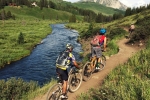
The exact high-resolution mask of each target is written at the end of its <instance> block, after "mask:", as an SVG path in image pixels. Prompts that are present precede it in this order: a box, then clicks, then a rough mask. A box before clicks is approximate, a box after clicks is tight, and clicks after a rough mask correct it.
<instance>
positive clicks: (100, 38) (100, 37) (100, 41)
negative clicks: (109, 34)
mask: <svg viewBox="0 0 150 100" xmlns="http://www.w3.org/2000/svg"><path fill="white" fill-rule="evenodd" d="M104 38H105V36H104V35H97V36H95V37H94V38H93V39H92V40H91V45H92V46H100V45H102V44H103V42H104Z"/></svg>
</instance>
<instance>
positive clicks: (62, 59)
mask: <svg viewBox="0 0 150 100" xmlns="http://www.w3.org/2000/svg"><path fill="white" fill-rule="evenodd" d="M68 59H69V52H68V51H63V52H61V53H60V55H59V56H58V58H57V60H56V66H58V67H61V68H68Z"/></svg>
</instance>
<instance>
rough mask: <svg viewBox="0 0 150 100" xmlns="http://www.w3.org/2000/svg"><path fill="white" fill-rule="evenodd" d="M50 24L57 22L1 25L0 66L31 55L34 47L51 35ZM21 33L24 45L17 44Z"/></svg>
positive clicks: (34, 21)
mask: <svg viewBox="0 0 150 100" xmlns="http://www.w3.org/2000/svg"><path fill="white" fill-rule="evenodd" d="M0 23H2V21H0ZM50 23H55V21H53V22H52V21H50V20H42V21H36V20H30V19H28V20H6V21H5V23H4V24H1V25H0V44H1V46H0V49H1V50H0V54H1V55H0V66H3V65H5V64H9V63H10V62H11V61H16V60H19V59H21V58H22V57H25V56H27V55H29V54H30V52H31V50H32V49H33V48H34V46H35V45H37V44H38V43H40V42H41V40H42V39H43V38H45V37H46V36H47V35H48V34H50V33H51V27H50V25H49V24H50ZM20 32H22V33H23V35H24V42H25V43H24V44H18V42H17V41H18V36H19V34H20ZM10 54H11V55H10Z"/></svg>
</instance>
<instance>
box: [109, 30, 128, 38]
mask: <svg viewBox="0 0 150 100" xmlns="http://www.w3.org/2000/svg"><path fill="white" fill-rule="evenodd" d="M125 34H126V31H125V30H123V29H122V28H114V29H113V30H111V31H110V34H109V35H108V37H109V38H110V39H115V38H120V37H122V36H125Z"/></svg>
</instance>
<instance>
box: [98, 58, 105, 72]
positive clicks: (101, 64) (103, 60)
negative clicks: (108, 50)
mask: <svg viewBox="0 0 150 100" xmlns="http://www.w3.org/2000/svg"><path fill="white" fill-rule="evenodd" d="M105 66H106V57H105V56H104V55H102V57H101V63H100V66H99V67H100V70H103V69H104V67H105Z"/></svg>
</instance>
